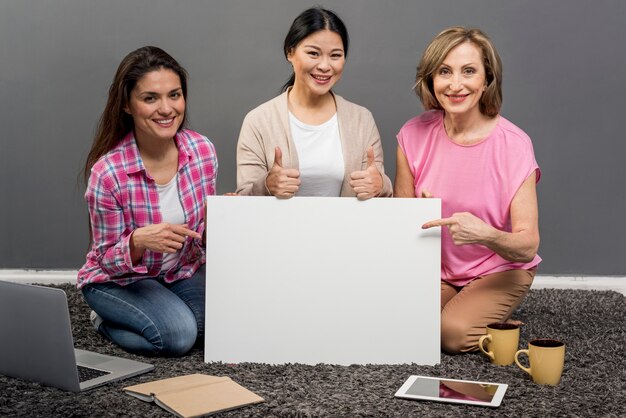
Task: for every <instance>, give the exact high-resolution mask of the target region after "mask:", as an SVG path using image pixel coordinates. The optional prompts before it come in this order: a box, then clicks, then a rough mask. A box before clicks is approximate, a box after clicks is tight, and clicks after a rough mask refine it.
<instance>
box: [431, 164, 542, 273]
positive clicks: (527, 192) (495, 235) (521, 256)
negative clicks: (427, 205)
mask: <svg viewBox="0 0 626 418" xmlns="http://www.w3.org/2000/svg"><path fill="white" fill-rule="evenodd" d="M535 178H536V172H533V173H532V174H531V175H530V176H529V177H528V178H527V179H526V180H525V181H524V183H522V185H521V187H520V188H519V190H518V191H517V193H516V194H515V196H514V197H513V200H512V201H511V209H510V212H511V232H504V231H500V230H498V229H496V228H494V227H492V226H491V225H488V224H487V223H485V222H484V221H482V220H481V219H479V218H477V217H476V216H474V215H472V214H471V213H467V212H463V213H455V214H453V215H452V216H451V217H449V218H444V219H437V220H434V221H430V222H427V223H425V224H424V225H422V228H424V229H428V228H432V227H435V226H447V227H448V230H449V232H450V235H451V236H452V239H453V241H454V243H455V244H456V245H465V244H481V245H484V246H486V247H488V248H489V249H491V250H492V251H494V252H495V253H497V254H498V255H499V256H501V257H502V258H504V259H506V260H509V261H513V262H529V261H531V260H532V259H533V258H534V257H535V255H536V254H537V249H538V248H539V210H538V208H537V191H536V182H535Z"/></svg>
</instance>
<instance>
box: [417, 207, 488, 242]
mask: <svg viewBox="0 0 626 418" xmlns="http://www.w3.org/2000/svg"><path fill="white" fill-rule="evenodd" d="M436 226H447V227H448V231H449V232H450V235H451V236H452V241H453V242H454V244H455V245H465V244H485V243H486V242H490V241H493V239H494V237H495V236H496V235H497V234H498V233H499V232H500V231H498V230H497V229H496V228H494V227H492V226H491V225H488V224H487V223H485V222H484V221H483V220H482V219H480V218H478V217H476V216H474V215H472V214H471V213H469V212H460V213H455V214H453V215H452V216H451V217H449V218H442V219H436V220H434V221H430V222H426V223H425V224H424V225H422V229H428V228H433V227H436Z"/></svg>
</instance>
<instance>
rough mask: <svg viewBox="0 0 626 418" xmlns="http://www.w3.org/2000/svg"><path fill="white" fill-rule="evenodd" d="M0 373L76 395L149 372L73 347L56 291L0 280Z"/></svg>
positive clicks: (129, 362) (61, 295) (148, 367)
mask: <svg viewBox="0 0 626 418" xmlns="http://www.w3.org/2000/svg"><path fill="white" fill-rule="evenodd" d="M0 339H1V341H2V342H1V343H0V374H3V375H6V376H10V377H17V378H20V379H25V380H31V381H35V382H39V383H42V384H44V385H48V386H54V387H57V388H59V389H63V390H67V391H71V392H80V391H83V390H87V389H92V388H95V387H97V386H101V385H104V384H106V383H109V382H112V381H116V380H120V379H125V378H127V377H131V376H136V375H138V374H141V373H145V372H148V371H150V370H153V369H154V366H153V365H152V364H147V363H141V362H138V361H134V360H129V359H124V358H119V357H113V356H108V355H104V354H98V353H94V352H91V351H86V350H79V349H75V348H74V339H73V337H72V327H71V323H70V315H69V309H68V306H67V295H66V294H65V292H64V291H63V290H61V289H57V288H51V287H44V286H36V285H28V284H20V283H12V282H6V281H0Z"/></svg>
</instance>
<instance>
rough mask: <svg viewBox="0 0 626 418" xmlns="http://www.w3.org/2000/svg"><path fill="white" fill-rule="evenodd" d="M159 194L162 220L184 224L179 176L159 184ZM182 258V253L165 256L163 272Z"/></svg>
mask: <svg viewBox="0 0 626 418" xmlns="http://www.w3.org/2000/svg"><path fill="white" fill-rule="evenodd" d="M156 186H157V191H158V192H159V205H160V206H161V220H162V222H166V223H169V224H177V225H180V224H184V223H185V212H184V210H183V205H182V204H181V203H180V199H179V197H178V174H176V175H175V176H174V177H173V178H172V179H171V180H170V181H169V183H167V184H157V185H156ZM179 257H180V251H176V252H175V253H164V254H163V266H162V267H161V271H167V270H169V269H170V268H172V267H174V266H175V265H176V263H177V262H178V258H179Z"/></svg>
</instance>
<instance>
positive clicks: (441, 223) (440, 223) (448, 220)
mask: <svg viewBox="0 0 626 418" xmlns="http://www.w3.org/2000/svg"><path fill="white" fill-rule="evenodd" d="M455 223H456V220H455V219H454V218H442V219H436V220H434V221H430V222H426V223H425V224H424V225H422V229H428V228H432V227H435V226H450V225H454V224H455Z"/></svg>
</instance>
